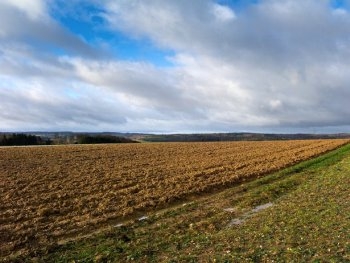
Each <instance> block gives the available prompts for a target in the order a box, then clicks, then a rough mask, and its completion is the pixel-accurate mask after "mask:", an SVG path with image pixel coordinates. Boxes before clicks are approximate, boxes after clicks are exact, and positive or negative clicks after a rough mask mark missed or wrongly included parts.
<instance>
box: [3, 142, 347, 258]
mask: <svg viewBox="0 0 350 263" xmlns="http://www.w3.org/2000/svg"><path fill="white" fill-rule="evenodd" d="M347 142H348V141H347V140H309V141H278V142H269V141H267V142H225V143H167V144H162V143H159V144H124V145H80V146H57V147H49V146H48V147H25V148H24V147H11V148H0V187H1V192H0V242H1V246H0V247H1V251H0V252H1V256H7V255H9V254H11V253H12V254H13V253H14V252H17V253H23V254H25V253H29V252H31V251H34V250H35V249H37V248H38V247H41V246H44V245H47V244H51V243H55V242H58V241H63V240H65V239H69V238H72V237H76V236H79V235H83V234H87V233H90V232H92V231H95V230H97V229H99V228H102V227H104V226H108V225H109V224H111V223H113V224H116V223H118V222H122V221H123V220H126V219H128V218H132V217H133V216H137V215H140V214H142V213H143V212H145V211H149V210H151V209H156V208H161V207H165V206H166V205H169V204H173V203H176V201H178V200H185V199H186V198H191V197H193V196H194V195H196V194H200V193H203V192H209V191H213V190H215V189H222V188H224V187H228V186H230V185H234V184H238V183H241V182H243V181H245V180H250V179H253V178H257V177H260V176H263V175H266V174H268V173H271V172H273V171H277V170H279V169H281V168H284V167H287V166H290V165H293V164H295V163H298V162H300V161H302V160H306V159H310V158H311V157H314V156H318V155H320V154H322V153H324V152H328V151H330V150H332V149H335V148H337V147H340V146H341V145H344V144H346V143H347Z"/></svg>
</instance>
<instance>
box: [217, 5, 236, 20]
mask: <svg viewBox="0 0 350 263" xmlns="http://www.w3.org/2000/svg"><path fill="white" fill-rule="evenodd" d="M213 14H214V15H215V17H216V18H217V19H218V20H220V21H223V22H227V21H231V20H233V19H235V18H236V15H235V12H234V11H233V10H232V9H231V8H229V7H227V6H223V5H219V4H214V5H213Z"/></svg>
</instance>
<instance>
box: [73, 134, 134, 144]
mask: <svg viewBox="0 0 350 263" xmlns="http://www.w3.org/2000/svg"><path fill="white" fill-rule="evenodd" d="M135 142H136V141H133V140H131V139H128V138H124V137H118V136H112V135H97V136H91V135H85V134H81V135H78V136H77V141H76V143H78V144H95V143H96V144H98V143H135Z"/></svg>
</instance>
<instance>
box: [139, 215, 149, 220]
mask: <svg viewBox="0 0 350 263" xmlns="http://www.w3.org/2000/svg"><path fill="white" fill-rule="evenodd" d="M147 219H148V216H141V217H140V218H139V219H138V220H139V221H144V220H147Z"/></svg>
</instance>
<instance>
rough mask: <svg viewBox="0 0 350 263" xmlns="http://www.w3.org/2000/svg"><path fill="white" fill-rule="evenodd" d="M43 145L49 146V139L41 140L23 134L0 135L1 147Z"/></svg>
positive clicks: (38, 137)
mask: <svg viewBox="0 0 350 263" xmlns="http://www.w3.org/2000/svg"><path fill="white" fill-rule="evenodd" d="M43 144H51V141H50V140H49V139H48V140H43V139H42V138H41V137H40V136H35V135H27V134H23V133H13V134H2V135H0V145H1V146H20V145H43Z"/></svg>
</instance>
